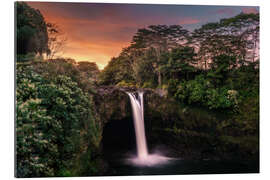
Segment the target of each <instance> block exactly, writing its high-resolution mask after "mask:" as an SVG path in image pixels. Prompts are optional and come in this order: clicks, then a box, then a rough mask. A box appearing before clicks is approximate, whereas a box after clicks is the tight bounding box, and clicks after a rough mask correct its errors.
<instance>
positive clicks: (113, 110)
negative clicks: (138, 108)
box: [94, 86, 162, 124]
mask: <svg viewBox="0 0 270 180" xmlns="http://www.w3.org/2000/svg"><path fill="white" fill-rule="evenodd" d="M96 91H97V93H96V96H95V97H94V101H95V104H96V107H97V112H98V114H100V116H101V119H102V122H103V124H105V123H107V122H108V121H109V120H121V119H125V118H130V117H132V111H131V105H130V100H129V97H128V95H127V94H126V92H137V91H143V92H144V98H145V99H146V100H145V101H144V103H145V104H146V106H147V105H148V104H149V105H150V103H155V102H156V100H157V99H162V97H161V96H160V92H156V91H154V90H152V89H148V88H145V89H139V88H134V87H116V86H102V87H99V88H98V89H97V90H96ZM157 103H161V102H160V101H158V102H157Z"/></svg>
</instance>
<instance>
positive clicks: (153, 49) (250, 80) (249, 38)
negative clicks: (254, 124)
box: [99, 13, 259, 110]
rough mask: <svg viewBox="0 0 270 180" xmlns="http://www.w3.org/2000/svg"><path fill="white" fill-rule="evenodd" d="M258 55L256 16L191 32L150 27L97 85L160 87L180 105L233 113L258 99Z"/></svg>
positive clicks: (111, 64) (243, 16)
mask: <svg viewBox="0 0 270 180" xmlns="http://www.w3.org/2000/svg"><path fill="white" fill-rule="evenodd" d="M258 50H259V14H244V13H240V14H239V15H237V16H235V17H232V18H228V19H221V20H220V21H219V22H216V23H208V24H205V25H203V26H202V27H201V28H199V29H195V30H194V31H193V32H189V31H188V30H186V29H184V28H183V27H181V26H179V25H171V26H167V25H151V26H148V27H147V28H143V29H138V31H137V33H136V34H135V35H134V36H133V40H132V42H131V44H130V46H128V47H127V48H124V49H123V50H122V52H121V54H120V55H119V56H118V57H114V58H112V60H111V61H110V62H109V64H108V65H107V66H106V67H105V69H104V70H103V71H102V72H101V74H100V77H99V78H100V79H99V84H101V85H119V86H139V87H148V88H161V89H163V90H166V91H168V93H169V95H170V96H172V97H174V98H175V99H177V100H179V101H181V102H183V103H188V104H198V105H201V106H206V107H208V108H210V109H224V108H231V109H235V110H236V108H238V107H239V106H238V105H239V103H240V100H241V99H244V98H246V97H251V96H256V95H258V88H259V56H258V53H259V52H258ZM240 97H241V98H240Z"/></svg>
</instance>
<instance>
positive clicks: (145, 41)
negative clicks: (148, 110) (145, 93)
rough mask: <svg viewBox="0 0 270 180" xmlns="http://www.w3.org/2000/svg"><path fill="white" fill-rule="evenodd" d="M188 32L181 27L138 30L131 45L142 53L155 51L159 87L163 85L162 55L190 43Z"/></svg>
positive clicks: (162, 26) (154, 26) (161, 26)
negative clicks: (150, 50)
mask: <svg viewBox="0 0 270 180" xmlns="http://www.w3.org/2000/svg"><path fill="white" fill-rule="evenodd" d="M188 35H189V34H188V31H187V30H185V29H183V28H182V27H181V26H179V25H171V26H167V25H151V26H148V27H147V28H143V29H138V31H137V33H136V34H135V36H133V40H132V43H131V47H132V48H135V49H139V50H140V51H142V52H146V50H149V49H153V50H154V52H155V56H156V62H155V63H154V64H153V67H154V68H155V72H156V74H157V76H158V85H159V86H161V84H162V75H161V70H160V62H161V55H162V53H165V52H168V51H170V50H171V49H173V48H175V47H178V46H181V45H183V44H185V43H187V41H188Z"/></svg>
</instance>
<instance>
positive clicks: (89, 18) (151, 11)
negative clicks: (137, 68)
mask: <svg viewBox="0 0 270 180" xmlns="http://www.w3.org/2000/svg"><path fill="white" fill-rule="evenodd" d="M27 3H28V4H29V5H30V6H31V7H33V8H35V9H39V10H40V11H41V13H42V15H43V16H44V18H45V20H46V22H50V23H55V24H57V25H58V26H59V27H60V29H62V31H63V32H64V33H65V34H66V35H67V38H68V41H67V46H66V47H65V50H64V52H63V55H62V57H68V58H72V59H75V60H76V61H77V62H79V61H89V62H95V63H96V64H97V65H98V67H99V68H100V69H103V68H104V67H105V66H106V65H107V64H108V62H109V61H110V60H111V58H112V57H117V56H118V55H119V53H120V52H121V51H122V49H123V48H125V47H127V46H128V45H129V43H130V42H131V40H132V37H133V35H134V34H135V33H136V31H137V29H138V28H144V27H147V26H149V25H154V24H166V25H172V24H178V25H182V26H183V27H184V28H186V29H188V30H194V29H195V28H198V27H200V26H201V25H202V24H205V23H208V22H216V21H218V20H220V19H221V18H228V17H233V16H235V15H237V14H239V13H240V12H244V13H250V12H251V13H254V12H258V7H251V6H250V7H247V6H202V5H200V6H199V5H197V6H196V5H193V6H191V5H146V4H144V5H142V4H141V5H139V4H106V3H66V2H27Z"/></svg>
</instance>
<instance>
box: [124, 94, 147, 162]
mask: <svg viewBox="0 0 270 180" xmlns="http://www.w3.org/2000/svg"><path fill="white" fill-rule="evenodd" d="M127 94H128V96H129V98H130V102H131V106H132V114H133V122H134V127H135V134H136V143H137V153H138V158H144V159H145V158H146V157H147V156H148V150H147V143H146V138H145V128H144V107H143V92H139V93H138V98H136V95H135V93H129V92H128V93H127Z"/></svg>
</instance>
